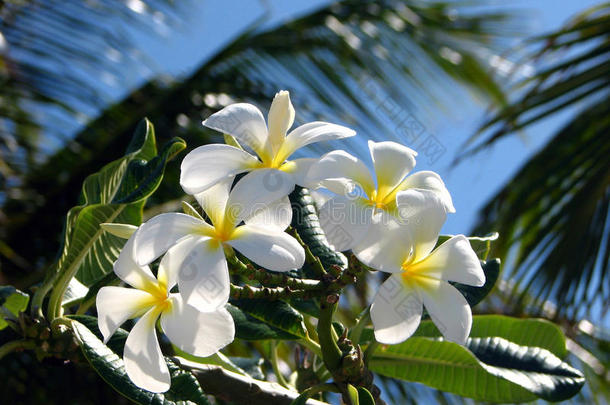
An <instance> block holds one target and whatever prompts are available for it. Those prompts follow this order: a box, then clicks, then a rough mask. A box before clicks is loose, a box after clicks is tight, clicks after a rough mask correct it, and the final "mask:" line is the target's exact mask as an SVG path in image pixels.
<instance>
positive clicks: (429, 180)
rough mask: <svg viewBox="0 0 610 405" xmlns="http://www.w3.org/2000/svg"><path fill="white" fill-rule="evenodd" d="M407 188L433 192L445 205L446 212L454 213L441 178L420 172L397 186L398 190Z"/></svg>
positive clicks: (426, 172)
mask: <svg viewBox="0 0 610 405" xmlns="http://www.w3.org/2000/svg"><path fill="white" fill-rule="evenodd" d="M409 188H415V189H422V190H430V191H434V192H435V193H436V194H437V195H438V196H439V198H440V199H441V200H442V201H443V203H444V204H445V208H446V209H447V212H455V207H454V206H453V201H452V200H451V194H449V190H447V187H446V186H445V183H444V182H443V180H442V179H441V176H439V175H438V174H436V173H434V172H431V171H421V172H417V173H413V174H411V175H409V176H407V178H406V179H404V180H403V182H402V183H401V184H400V185H399V186H398V189H400V190H407V189H409Z"/></svg>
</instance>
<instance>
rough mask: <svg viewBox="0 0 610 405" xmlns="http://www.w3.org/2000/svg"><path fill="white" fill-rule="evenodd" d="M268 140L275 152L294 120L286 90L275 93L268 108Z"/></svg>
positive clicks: (292, 109)
mask: <svg viewBox="0 0 610 405" xmlns="http://www.w3.org/2000/svg"><path fill="white" fill-rule="evenodd" d="M268 118H269V119H268V122H269V140H270V142H271V147H272V149H273V151H274V152H277V151H278V150H279V148H280V146H281V145H282V143H283V142H284V138H285V137H286V132H288V130H289V129H290V127H291V126H292V123H293V122H294V107H292V103H291V102H290V94H289V93H288V92H287V91H286V90H282V91H279V92H278V93H276V94H275V97H274V98H273V102H272V103H271V108H269V117H268Z"/></svg>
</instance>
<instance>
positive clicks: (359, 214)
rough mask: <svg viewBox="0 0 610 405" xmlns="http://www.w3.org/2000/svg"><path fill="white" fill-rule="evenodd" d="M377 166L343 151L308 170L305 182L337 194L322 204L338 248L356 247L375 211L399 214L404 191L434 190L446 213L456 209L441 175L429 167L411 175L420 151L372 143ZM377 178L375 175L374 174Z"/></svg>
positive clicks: (326, 227) (322, 216) (331, 238)
mask: <svg viewBox="0 0 610 405" xmlns="http://www.w3.org/2000/svg"><path fill="white" fill-rule="evenodd" d="M368 146H369V150H370V153H371V159H372V161H373V166H374V169H375V173H374V175H373V174H371V172H370V171H369V169H368V168H367V167H366V165H365V164H364V162H362V160H360V159H358V158H357V157H355V156H352V155H350V154H349V153H347V152H345V151H343V150H335V151H332V152H329V153H327V154H326V155H324V156H322V157H321V158H320V159H319V161H318V162H317V163H315V164H313V165H312V166H311V168H310V170H309V172H308V175H307V178H306V183H307V184H309V185H310V186H311V185H314V186H318V187H324V188H326V189H328V190H330V191H331V192H333V193H335V194H336V195H334V196H333V197H331V198H329V199H328V200H327V201H326V203H325V204H324V205H323V206H322V207H321V209H320V224H321V225H322V228H323V229H324V231H325V232H326V235H327V237H328V239H329V242H330V243H331V244H333V245H334V247H335V249H336V250H339V251H344V250H348V249H353V250H354V252H357V250H359V248H360V246H359V245H360V242H361V241H362V238H364V237H365V235H366V234H367V232H368V229H369V227H370V225H371V223H372V221H373V216H374V214H376V213H379V212H381V211H385V212H388V213H390V214H392V215H394V216H397V215H398V213H399V209H398V207H397V203H396V196H397V195H398V194H399V193H401V192H403V191H405V190H417V191H423V190H427V191H432V192H434V193H435V194H437V195H438V197H439V198H440V199H441V201H442V202H443V204H444V207H445V209H446V210H447V212H455V208H454V207H453V202H452V200H451V195H450V194H449V191H448V190H447V188H446V187H445V183H443V180H442V179H441V178H440V176H439V175H438V174H436V173H434V172H431V171H421V172H417V173H414V174H411V175H408V174H409V172H410V171H411V170H413V168H414V167H415V157H416V156H417V153H416V152H415V151H414V150H412V149H410V148H407V147H406V146H403V145H401V144H399V143H396V142H391V141H385V142H373V141H369V142H368ZM374 177H375V178H374Z"/></svg>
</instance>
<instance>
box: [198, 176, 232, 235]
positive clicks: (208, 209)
mask: <svg viewBox="0 0 610 405" xmlns="http://www.w3.org/2000/svg"><path fill="white" fill-rule="evenodd" d="M233 181H234V178H233V177H232V176H231V177H227V178H226V179H223V180H221V181H219V182H218V183H216V184H215V185H213V186H212V187H210V188H208V189H207V190H206V191H203V192H201V193H198V194H195V199H196V200H197V202H198V203H199V205H200V206H201V208H203V211H205V213H206V214H207V216H208V217H209V218H210V219H211V220H212V223H213V224H214V226H220V224H222V222H223V220H224V216H225V208H226V205H227V200H228V199H229V192H230V190H231V185H232V184H233Z"/></svg>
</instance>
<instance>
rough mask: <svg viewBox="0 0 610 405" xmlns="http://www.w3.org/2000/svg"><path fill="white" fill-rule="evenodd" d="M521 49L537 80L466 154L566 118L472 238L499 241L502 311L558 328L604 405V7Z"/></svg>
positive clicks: (607, 8)
mask: <svg viewBox="0 0 610 405" xmlns="http://www.w3.org/2000/svg"><path fill="white" fill-rule="evenodd" d="M528 46H529V48H528V49H530V52H529V53H527V55H526V57H527V59H528V60H534V61H537V65H538V66H539V67H538V69H537V71H536V73H535V74H534V75H533V76H532V77H530V78H528V79H526V80H522V81H520V82H518V83H517V85H516V86H515V88H514V89H513V96H514V97H512V100H513V101H511V102H510V103H509V104H508V105H506V106H504V107H502V108H499V109H494V110H492V111H491V113H490V116H489V119H488V120H487V121H486V122H485V124H484V125H483V126H482V127H481V128H480V131H479V133H478V134H476V135H475V136H473V137H472V138H471V139H470V145H471V147H470V152H476V151H480V150H483V149H484V148H487V147H489V146H490V145H492V144H494V143H495V142H497V141H498V140H500V139H503V138H504V137H506V136H509V135H511V134H514V133H515V132H519V131H525V130H526V129H529V128H531V127H532V126H533V125H534V124H535V123H537V122H538V121H540V120H542V119H544V118H546V117H549V116H551V115H553V114H559V113H562V112H566V111H569V112H570V114H571V117H570V118H569V119H568V121H567V123H565V124H564V125H563V127H562V128H560V129H559V130H558V131H557V133H555V134H554V135H552V137H551V138H550V140H549V141H548V142H547V144H546V145H545V146H544V147H542V148H541V150H540V151H539V152H537V153H536V154H535V155H534V156H533V157H532V158H530V159H529V160H528V161H527V162H526V163H525V164H524V165H523V167H522V168H521V169H520V170H519V172H518V173H517V174H516V175H515V176H514V178H513V179H512V180H510V181H509V182H508V183H507V184H506V185H505V186H504V187H503V188H502V189H501V190H500V191H499V192H498V193H497V194H496V195H495V196H494V197H493V198H492V199H491V200H490V201H489V202H488V203H487V205H486V206H485V207H484V208H483V210H482V212H481V214H480V216H479V219H478V222H477V224H476V226H475V227H474V230H473V232H475V233H485V232H489V231H491V230H493V231H498V232H500V235H502V237H501V238H500V239H499V240H498V241H496V242H495V243H494V244H493V249H492V253H491V254H492V255H494V256H498V257H502V258H503V259H505V260H506V264H505V267H504V268H505V274H504V278H505V279H506V280H508V281H509V282H508V283H507V284H506V285H505V286H504V288H503V289H501V290H500V291H499V295H500V296H501V301H502V304H501V306H502V310H503V311H506V312H509V313H513V314H522V313H526V314H529V315H532V314H534V315H543V316H545V317H550V318H552V319H555V320H556V321H557V322H559V323H560V324H562V325H563V326H564V330H565V332H566V334H567V336H568V337H569V338H570V339H571V340H570V341H569V346H570V350H571V352H572V353H573V355H575V356H576V357H578V359H579V361H580V362H581V364H582V365H583V366H584V367H582V369H584V370H586V373H587V381H588V382H589V389H590V392H593V393H595V394H596V395H597V398H604V397H605V398H608V397H610V391H609V390H608V382H609V381H610V372H609V370H610V354H609V353H610V329H609V328H608V323H607V322H608V312H607V311H608V309H609V306H608V302H610V288H609V287H610V158H609V156H610V136H609V135H610V3H605V4H601V5H599V6H596V7H593V8H590V9H588V10H586V11H585V12H583V13H581V14H579V15H578V16H576V17H574V18H573V19H572V20H571V21H570V22H568V23H567V24H566V25H565V26H564V27H562V28H561V29H559V30H557V31H556V32H553V33H550V34H548V35H544V36H540V37H537V38H533V39H532V40H531V41H530V42H529V44H528ZM530 132H531V130H530ZM587 318H589V320H586V319H587ZM604 320H605V321H604ZM584 391H586V390H584ZM594 398H595V396H594Z"/></svg>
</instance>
